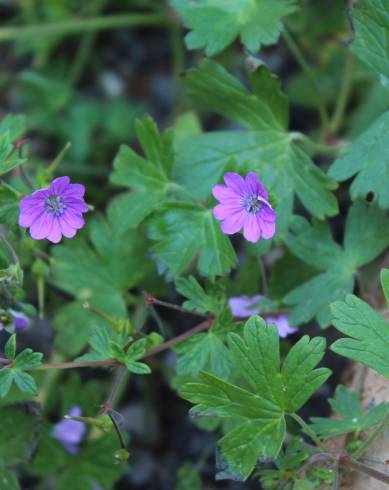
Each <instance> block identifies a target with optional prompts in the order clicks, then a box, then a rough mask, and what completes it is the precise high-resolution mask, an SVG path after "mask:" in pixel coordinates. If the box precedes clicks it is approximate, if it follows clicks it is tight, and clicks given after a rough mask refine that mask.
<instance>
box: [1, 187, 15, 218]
mask: <svg viewBox="0 0 389 490" xmlns="http://www.w3.org/2000/svg"><path fill="white" fill-rule="evenodd" d="M18 216H19V194H18V193H17V192H16V191H15V189H13V188H12V187H11V186H9V185H7V184H6V183H4V182H2V183H1V185H0V222H1V223H3V224H5V225H8V226H15V224H16V223H17V222H18Z"/></svg>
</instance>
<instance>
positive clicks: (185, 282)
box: [174, 276, 225, 313]
mask: <svg viewBox="0 0 389 490" xmlns="http://www.w3.org/2000/svg"><path fill="white" fill-rule="evenodd" d="M174 283H175V286H176V290H177V292H178V293H180V294H181V295H182V296H185V297H186V298H188V300H187V301H185V302H184V304H183V306H184V308H187V309H188V310H194V311H197V312H198V313H208V312H212V313H216V312H218V311H220V308H221V306H224V304H225V299H224V298H223V299H222V300H221V299H220V298H216V297H215V296H211V295H210V294H208V293H207V292H206V291H204V289H203V288H202V287H201V285H200V284H199V283H198V282H197V280H196V278H195V277H193V276H189V277H177V278H176V279H175V281H174Z"/></svg>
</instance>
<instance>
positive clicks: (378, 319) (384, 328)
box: [331, 295, 389, 378]
mask: <svg viewBox="0 0 389 490" xmlns="http://www.w3.org/2000/svg"><path fill="white" fill-rule="evenodd" d="M331 311H332V315H333V325H334V327H335V328H337V329H338V330H339V331H340V332H342V333H343V334H345V335H348V337H350V338H344V339H340V340H337V341H336V342H334V343H333V344H332V345H331V350H333V351H334V352H336V353H337V354H340V355H341V356H344V357H348V358H350V359H353V360H354V361H357V362H360V363H362V364H365V365H366V366H369V367H371V368H372V369H374V370H375V371H377V372H378V373H380V374H382V375H383V376H386V377H387V378H389V358H388V355H387V354H388V349H389V323H388V322H387V321H386V320H385V319H384V318H383V317H382V316H381V315H379V314H378V313H377V312H376V311H374V310H373V308H371V307H370V306H369V305H368V304H367V303H365V302H364V301H362V300H360V299H359V298H357V297H356V296H353V295H348V296H347V297H346V300H345V301H338V302H336V303H333V304H332V305H331Z"/></svg>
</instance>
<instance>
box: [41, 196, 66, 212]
mask: <svg viewBox="0 0 389 490" xmlns="http://www.w3.org/2000/svg"><path fill="white" fill-rule="evenodd" d="M65 209H66V204H65V203H64V200H63V198H62V197H61V196H50V197H48V198H47V199H46V201H45V211H46V212H47V213H50V214H53V215H54V216H57V217H58V216H61V215H62V214H63V213H64V212H65Z"/></svg>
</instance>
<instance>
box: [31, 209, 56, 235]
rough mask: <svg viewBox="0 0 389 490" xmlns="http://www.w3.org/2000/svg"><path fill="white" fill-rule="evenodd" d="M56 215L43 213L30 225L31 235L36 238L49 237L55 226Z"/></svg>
mask: <svg viewBox="0 0 389 490" xmlns="http://www.w3.org/2000/svg"><path fill="white" fill-rule="evenodd" d="M53 222H54V217H53V216H52V215H50V214H47V213H42V214H41V216H39V218H38V219H36V220H35V221H34V223H32V225H31V227H30V235H31V237H32V238H34V240H43V238H47V237H48V236H49V235H50V233H51V230H52V228H53Z"/></svg>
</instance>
